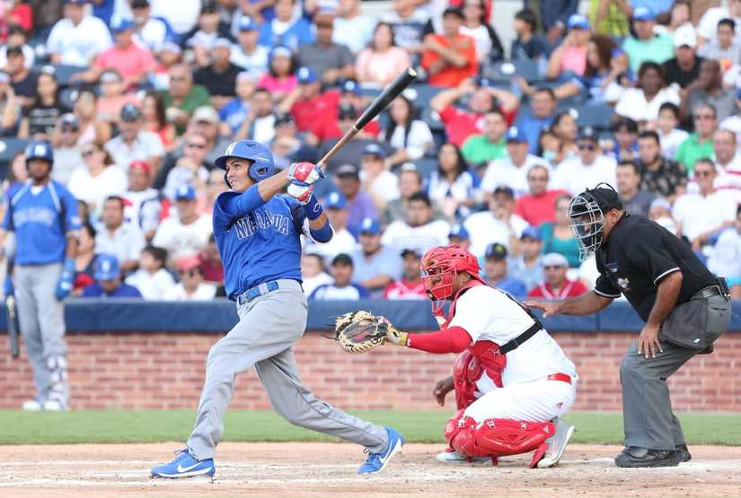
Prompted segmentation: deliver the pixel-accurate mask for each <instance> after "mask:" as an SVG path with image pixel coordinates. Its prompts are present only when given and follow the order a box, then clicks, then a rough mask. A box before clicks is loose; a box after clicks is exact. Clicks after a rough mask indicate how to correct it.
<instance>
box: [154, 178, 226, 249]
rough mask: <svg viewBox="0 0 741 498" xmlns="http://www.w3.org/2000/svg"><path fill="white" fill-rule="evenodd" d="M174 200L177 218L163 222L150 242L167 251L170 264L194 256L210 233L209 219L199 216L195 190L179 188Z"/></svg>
mask: <svg viewBox="0 0 741 498" xmlns="http://www.w3.org/2000/svg"><path fill="white" fill-rule="evenodd" d="M174 200H175V210H176V213H175V214H176V215H170V216H168V217H167V218H165V219H164V220H162V222H161V223H160V226H159V227H158V228H157V232H156V233H155V234H154V239H152V245H154V246H157V247H161V248H163V249H165V250H166V251H167V253H168V254H169V256H170V260H171V262H172V261H177V260H178V259H180V258H183V257H185V256H197V255H198V254H199V253H200V252H201V251H202V250H204V249H205V248H206V246H207V245H208V239H209V236H210V235H211V233H213V231H212V227H211V217H210V216H209V215H207V214H201V215H199V214H198V210H197V204H198V203H197V200H196V190H195V188H193V187H192V186H189V185H186V186H182V187H180V188H178V189H177V192H176V193H175V199H174Z"/></svg>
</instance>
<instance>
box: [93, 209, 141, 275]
mask: <svg viewBox="0 0 741 498" xmlns="http://www.w3.org/2000/svg"><path fill="white" fill-rule="evenodd" d="M102 218H103V227H101V229H100V230H98V234H97V235H96V236H95V253H96V254H114V255H115V256H116V258H117V259H118V262H119V264H120V266H121V271H123V272H127V271H131V270H134V269H135V268H136V267H137V265H138V264H139V255H140V253H141V250H142V249H144V234H142V232H141V230H139V227H138V226H137V225H136V224H134V223H124V200H123V199H122V198H121V197H119V196H111V197H109V198H108V199H106V201H105V202H104V203H103V214H102Z"/></svg>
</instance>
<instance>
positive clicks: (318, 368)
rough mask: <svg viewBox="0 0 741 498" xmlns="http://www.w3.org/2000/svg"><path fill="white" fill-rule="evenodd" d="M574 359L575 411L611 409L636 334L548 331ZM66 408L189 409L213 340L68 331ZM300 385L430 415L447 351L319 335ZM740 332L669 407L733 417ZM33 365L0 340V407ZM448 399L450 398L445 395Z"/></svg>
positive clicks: (699, 360)
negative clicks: (361, 344) (363, 348)
mask: <svg viewBox="0 0 741 498" xmlns="http://www.w3.org/2000/svg"><path fill="white" fill-rule="evenodd" d="M553 335H554V337H555V338H556V340H558V342H559V343H560V344H561V345H562V346H563V348H564V349H565V351H566V353H567V354H568V355H569V356H570V357H571V359H572V360H573V361H574V362H575V363H576V365H577V369H578V372H579V375H580V377H581V382H580V385H579V394H578V396H577V403H576V405H575V407H574V408H575V409H577V410H619V409H620V383H619V379H618V368H619V366H620V359H621V357H622V354H623V352H624V351H625V350H626V348H627V347H628V346H629V344H630V343H631V341H632V340H633V339H634V338H635V336H636V334H635V333H630V334H627V333H601V334H584V333H554V334H553ZM67 340H68V345H69V357H68V360H69V366H70V368H69V375H70V381H71V387H72V406H73V408H76V409H82V408H152V409H169V408H193V409H194V408H195V407H196V404H197V402H198V396H199V393H200V388H201V385H202V382H203V373H204V360H205V357H206V354H207V352H208V349H209V347H210V346H211V345H212V344H213V343H214V342H215V341H216V340H217V336H216V335H213V334H195V333H191V334H172V333H168V334H153V333H141V334H140V333H126V334H121V333H115V334H114V333H108V334H75V333H71V334H68V337H67ZM295 352H296V357H297V361H298V364H299V367H300V372H301V377H302V379H303V381H304V383H305V384H306V385H307V386H308V387H310V388H311V389H312V390H314V392H315V393H316V394H318V395H319V396H320V397H322V398H324V399H325V400H326V401H329V402H331V403H335V404H337V405H339V406H341V407H344V408H356V409H364V408H375V409H386V408H395V409H404V410H429V409H434V408H435V407H436V405H435V403H434V402H433V400H432V397H431V395H430V392H431V390H432V386H433V385H434V382H435V381H436V380H437V379H439V378H442V377H443V376H445V375H447V374H448V373H449V372H450V370H451V367H452V362H453V356H452V355H443V356H438V355H430V354H424V353H421V352H419V351H411V350H405V349H402V348H396V347H384V348H381V349H380V350H377V351H374V352H372V353H369V354H366V355H349V354H346V353H344V352H342V351H341V350H340V349H339V347H338V346H337V345H336V344H335V343H333V342H332V341H329V340H327V339H324V338H323V337H321V336H320V335H319V334H316V333H309V334H307V335H306V336H305V337H304V338H303V339H302V340H301V341H299V342H298V344H297V345H296V348H295ZM739 370H741V334H738V333H728V334H726V335H725V336H723V337H722V338H721V339H720V340H719V341H718V342H717V343H716V353H715V354H713V355H709V356H697V357H695V358H693V359H692V360H690V362H689V364H688V365H686V366H685V367H684V368H682V369H681V370H680V371H679V372H677V373H676V374H675V375H674V376H673V377H672V379H671V381H670V384H671V387H672V393H673V401H674V408H675V409H676V410H678V411H685V410H695V411H701V410H708V411H710V410H712V411H736V412H741V376H739V375H738V371H739ZM33 394H34V393H33V388H32V384H31V369H30V366H29V364H28V362H27V361H26V360H25V358H24V357H22V358H21V359H19V360H16V361H11V360H10V356H9V354H8V340H7V336H2V337H0V408H18V407H19V406H20V404H21V403H22V402H23V400H25V399H29V398H31V397H32V396H33ZM451 401H452V398H451ZM231 406H232V408H251V409H264V408H269V407H270V405H269V402H268V399H267V397H266V395H265V393H264V392H263V390H262V387H261V386H260V384H259V381H258V380H257V376H256V375H255V374H254V372H249V373H247V374H243V375H242V376H241V377H240V378H239V380H238V383H237V389H236V392H235V399H234V402H233V404H232V405H231Z"/></svg>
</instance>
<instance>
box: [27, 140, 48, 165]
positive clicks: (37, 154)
mask: <svg viewBox="0 0 741 498" xmlns="http://www.w3.org/2000/svg"><path fill="white" fill-rule="evenodd" d="M25 154H26V164H28V161H30V160H31V159H43V160H44V161H46V162H48V163H49V165H50V166H51V165H52V164H54V149H53V148H52V146H51V144H50V143H49V142H47V141H46V140H33V141H32V142H30V143H29V144H28V145H27V146H26V152H25Z"/></svg>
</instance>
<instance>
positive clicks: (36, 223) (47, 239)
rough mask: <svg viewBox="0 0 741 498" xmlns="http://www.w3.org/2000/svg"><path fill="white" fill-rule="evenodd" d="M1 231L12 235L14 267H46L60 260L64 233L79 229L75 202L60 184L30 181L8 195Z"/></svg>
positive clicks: (62, 256) (65, 244)
mask: <svg viewBox="0 0 741 498" xmlns="http://www.w3.org/2000/svg"><path fill="white" fill-rule="evenodd" d="M8 199H9V202H8V206H7V209H6V211H5V218H4V219H3V228H4V229H5V230H8V231H12V232H15V237H16V251H15V263H16V264H17V265H22V266H25V265H28V266H32V265H47V264H52V263H61V262H62V261H64V256H65V251H66V248H67V234H68V233H70V232H76V231H78V230H79V229H80V218H79V217H78V216H77V200H76V199H75V197H74V196H73V195H72V194H71V193H70V192H69V190H67V189H66V188H65V187H64V185H62V184H61V183H57V182H55V181H49V182H48V183H47V184H46V185H44V186H40V187H34V186H32V185H31V183H30V182H27V183H25V184H23V185H22V186H20V188H18V189H17V190H14V191H11V192H9V193H8Z"/></svg>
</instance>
